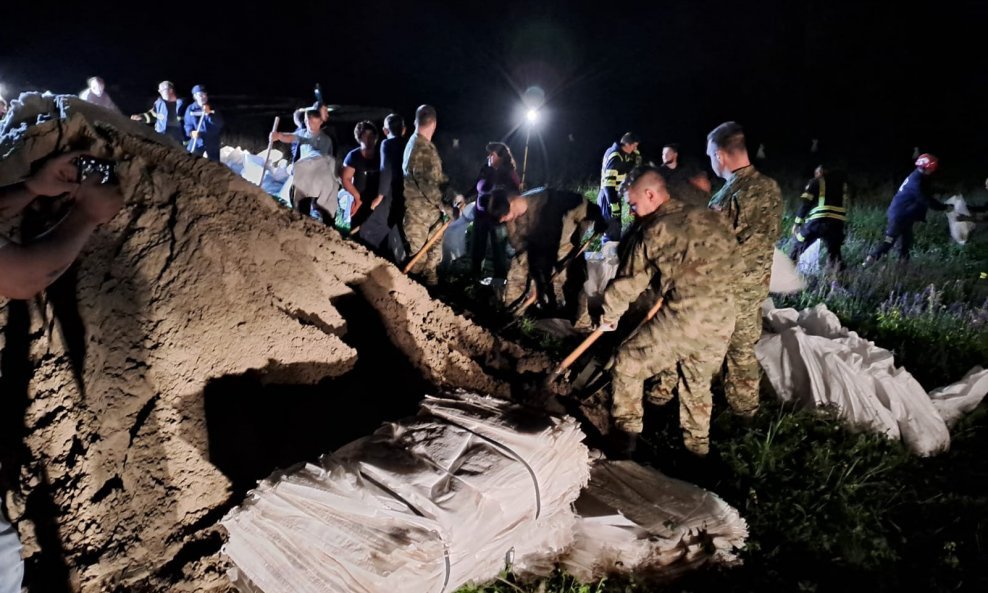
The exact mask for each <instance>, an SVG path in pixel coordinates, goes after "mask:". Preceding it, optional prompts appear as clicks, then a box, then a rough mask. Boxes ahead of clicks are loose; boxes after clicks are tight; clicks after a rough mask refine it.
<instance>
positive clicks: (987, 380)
mask: <svg viewBox="0 0 988 593" xmlns="http://www.w3.org/2000/svg"><path fill="white" fill-rule="evenodd" d="M986 394H988V369H982V368H981V367H974V368H973V369H971V370H970V371H968V373H967V374H966V375H964V378H963V379H961V380H960V381H958V382H956V383H954V384H952V385H948V386H947V387H940V388H939V389H934V390H933V391H931V392H930V400H931V401H932V402H933V407H934V408H936V410H937V412H939V414H940V417H941V418H943V421H944V422H946V423H947V426H949V427H951V428H953V426H954V424H957V421H958V420H960V419H961V418H963V417H964V415H965V414H967V413H968V412H971V411H973V410H974V409H975V408H977V407H978V406H979V405H981V400H983V399H984V398H985V395H986Z"/></svg>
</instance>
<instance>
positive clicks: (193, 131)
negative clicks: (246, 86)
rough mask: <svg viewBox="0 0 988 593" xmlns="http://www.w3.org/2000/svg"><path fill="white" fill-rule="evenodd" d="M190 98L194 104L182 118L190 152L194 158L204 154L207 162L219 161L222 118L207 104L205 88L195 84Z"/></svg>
mask: <svg viewBox="0 0 988 593" xmlns="http://www.w3.org/2000/svg"><path fill="white" fill-rule="evenodd" d="M192 98H193V99H195V103H193V104H192V105H189V107H188V109H186V110H185V118H184V121H185V135H186V136H187V137H188V138H189V143H190V144H191V145H192V150H191V151H190V152H192V154H194V155H196V156H202V155H203V154H205V155H206V158H208V159H209V160H211V161H219V160H220V134H221V133H222V131H223V116H222V115H220V114H219V113H217V112H216V111H215V110H214V109H213V108H212V106H211V105H210V104H209V94H208V93H207V92H206V87H205V86H203V85H201V84H197V85H195V86H194V87H192ZM204 114H205V115H204ZM200 121H201V122H202V123H201V125H200Z"/></svg>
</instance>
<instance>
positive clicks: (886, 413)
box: [755, 301, 988, 456]
mask: <svg viewBox="0 0 988 593" xmlns="http://www.w3.org/2000/svg"><path fill="white" fill-rule="evenodd" d="M763 313H764V314H765V318H766V321H767V322H768V326H769V331H767V332H766V333H765V334H763V336H762V338H761V340H759V342H758V344H757V346H756V348H755V353H756V355H757V357H758V361H759V363H761V366H762V368H763V369H764V370H765V374H766V376H767V377H768V379H769V381H770V382H771V383H772V386H773V387H774V389H775V391H776V393H777V394H778V395H779V397H780V398H781V399H782V400H783V401H791V402H794V403H796V404H798V405H800V406H803V407H814V406H833V407H835V408H836V409H837V412H838V414H839V415H840V417H841V418H843V419H844V420H845V421H846V422H848V423H849V424H850V425H851V426H852V427H855V428H859V429H867V430H873V431H876V432H881V433H884V434H886V435H888V436H889V437H890V438H900V437H901V438H902V440H903V442H904V443H905V444H906V445H907V446H908V447H909V448H910V449H911V450H912V451H913V452H915V453H917V454H919V455H924V456H925V455H933V454H936V453H940V452H942V451H946V450H947V449H948V448H949V446H950V434H949V431H948V429H947V422H946V418H945V417H944V416H942V415H941V413H940V412H939V411H938V408H937V407H936V406H935V405H934V403H933V401H931V397H932V396H933V394H936V393H940V394H941V396H940V397H938V399H940V400H941V402H942V403H941V404H940V405H941V407H942V408H944V409H946V408H950V409H951V410H965V411H966V410H968V409H971V408H973V407H974V406H975V405H977V403H976V401H975V400H977V401H980V399H981V398H983V397H984V395H985V392H986V391H988V378H985V377H984V376H983V375H980V374H979V373H977V372H972V373H969V374H968V376H967V377H965V379H964V380H962V381H961V382H960V383H959V384H955V385H954V386H951V387H948V388H945V389H943V390H937V391H934V392H933V393H931V394H930V395H928V394H927V393H926V391H925V390H924V389H923V387H922V386H921V385H920V384H919V382H917V381H916V379H914V378H913V376H912V375H910V374H909V372H907V371H906V370H905V369H902V368H896V367H895V361H894V360H893V357H892V353H891V352H889V351H888V350H885V349H882V348H879V347H877V346H875V344H874V343H873V342H870V341H868V340H865V339H863V338H861V337H860V336H858V334H857V333H855V332H852V331H848V330H847V328H845V327H842V326H841V324H840V320H839V319H838V318H837V316H836V315H834V314H833V313H831V312H830V311H828V310H827V307H826V305H823V304H819V305H817V306H816V307H813V308H811V309H805V310H803V311H800V312H797V311H795V310H794V309H775V308H774V307H772V305H771V302H770V301H766V304H765V306H764V307H763ZM979 371H980V369H979ZM947 402H950V403H947ZM954 413H955V412H951V414H954ZM960 413H963V412H960ZM951 417H953V416H951Z"/></svg>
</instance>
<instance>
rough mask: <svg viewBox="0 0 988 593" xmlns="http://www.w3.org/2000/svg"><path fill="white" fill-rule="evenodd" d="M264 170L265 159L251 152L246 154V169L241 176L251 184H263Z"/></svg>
mask: <svg viewBox="0 0 988 593" xmlns="http://www.w3.org/2000/svg"><path fill="white" fill-rule="evenodd" d="M263 170H264V158H263V157H261V156H258V155H256V154H251V153H249V152H246V153H244V168H243V170H242V171H241V172H240V176H241V177H243V178H244V179H246V180H247V181H248V182H249V183H253V184H254V185H257V184H258V183H260V182H261V172H262V171H263Z"/></svg>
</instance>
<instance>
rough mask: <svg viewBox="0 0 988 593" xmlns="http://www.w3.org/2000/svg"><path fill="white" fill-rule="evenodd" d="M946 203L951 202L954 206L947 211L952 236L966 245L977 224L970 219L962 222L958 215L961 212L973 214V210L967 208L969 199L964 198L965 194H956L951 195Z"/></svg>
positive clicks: (960, 243)
mask: <svg viewBox="0 0 988 593" xmlns="http://www.w3.org/2000/svg"><path fill="white" fill-rule="evenodd" d="M944 203H945V204H950V205H951V206H953V207H954V209H953V210H951V211H950V212H948V213H947V226H948V227H950V238H951V239H953V240H954V241H956V242H957V243H958V244H959V245H964V244H965V243H967V239H968V237H969V236H970V235H971V231H973V230H974V227H975V226H976V225H975V223H973V222H970V221H965V222H961V221H960V220H957V217H958V216H960V215H961V214H963V215H965V216H967V215H970V214H971V211H970V210H968V208H967V201H965V200H964V196H962V195H959V194H958V195H956V196H951V197H950V198H949V199H948V200H946V202H944Z"/></svg>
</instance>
